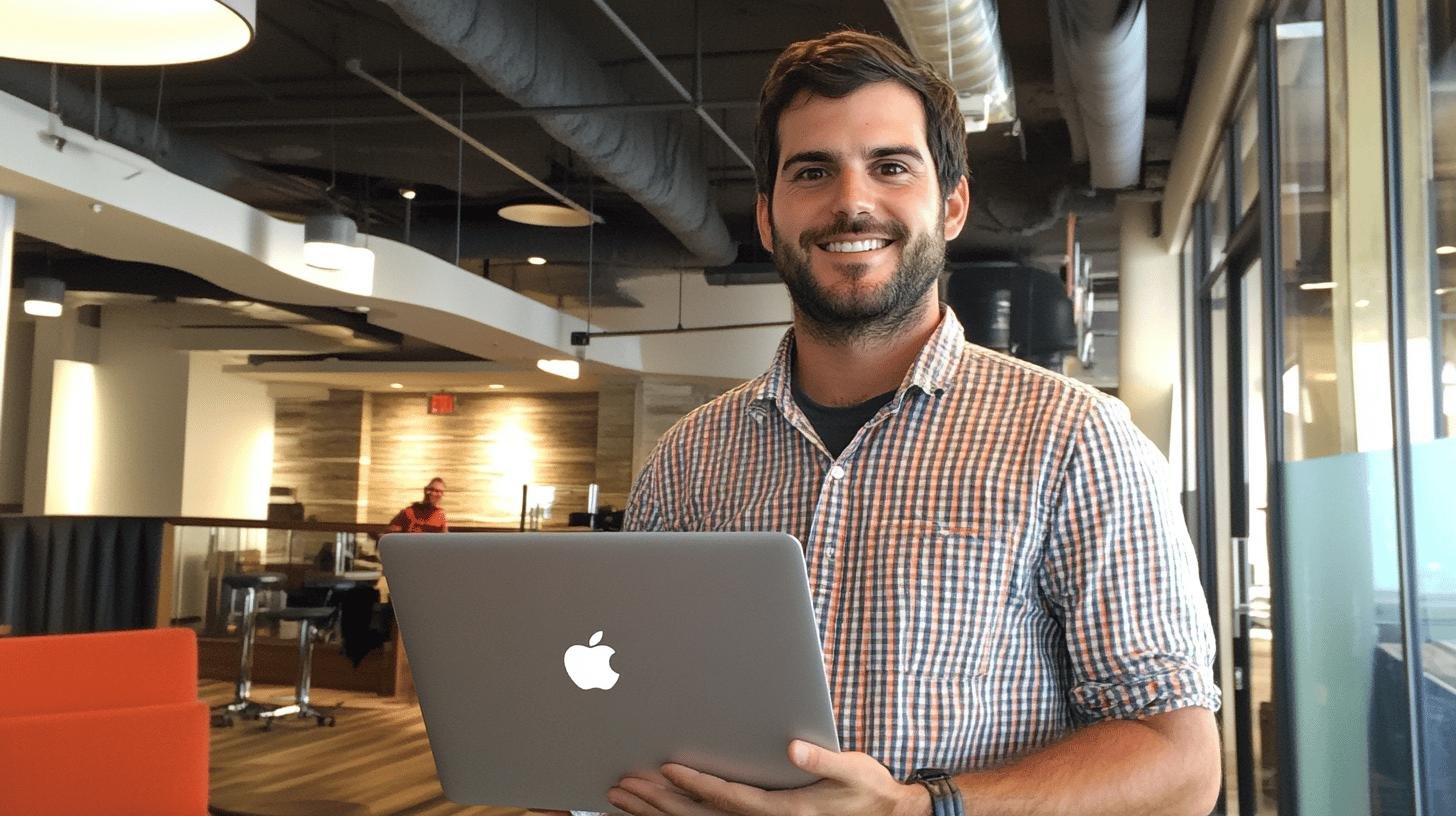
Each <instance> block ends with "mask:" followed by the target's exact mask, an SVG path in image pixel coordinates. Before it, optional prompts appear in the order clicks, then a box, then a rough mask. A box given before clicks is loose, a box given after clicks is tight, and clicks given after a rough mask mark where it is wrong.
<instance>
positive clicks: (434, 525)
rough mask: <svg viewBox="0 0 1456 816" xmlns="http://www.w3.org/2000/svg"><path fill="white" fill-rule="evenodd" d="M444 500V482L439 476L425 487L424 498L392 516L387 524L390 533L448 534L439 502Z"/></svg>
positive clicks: (447, 526) (448, 528)
mask: <svg viewBox="0 0 1456 816" xmlns="http://www.w3.org/2000/svg"><path fill="white" fill-rule="evenodd" d="M443 498H445V480H444V479H441V478H440V477H439V476H436V477H435V478H433V479H431V480H430V483H429V484H427V485H425V498H424V500H423V501H417V502H415V503H414V504H411V505H410V506H409V507H406V508H405V509H403V510H401V511H399V512H398V513H396V514H395V515H394V519H393V520H392V521H390V522H389V532H391V533H448V532H450V525H449V524H448V523H446V521H445V511H444V510H443V509H441V507H440V500H441V499H443Z"/></svg>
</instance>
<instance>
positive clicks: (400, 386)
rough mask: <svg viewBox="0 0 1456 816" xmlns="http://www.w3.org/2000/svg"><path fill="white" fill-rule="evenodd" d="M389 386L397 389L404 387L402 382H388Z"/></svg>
mask: <svg viewBox="0 0 1456 816" xmlns="http://www.w3.org/2000/svg"><path fill="white" fill-rule="evenodd" d="M389 387H390V388H393V389H394V390H396V391H398V390H399V389H401V388H404V383H390V384H389Z"/></svg>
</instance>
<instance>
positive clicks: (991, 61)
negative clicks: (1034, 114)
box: [885, 0, 1016, 132]
mask: <svg viewBox="0 0 1456 816" xmlns="http://www.w3.org/2000/svg"><path fill="white" fill-rule="evenodd" d="M885 5H886V6H888V7H889V9H890V14H891V16H893V17H894V18H895V24H896V25H898V26H899V27H900V34H901V36H903V37H904V38H905V42H906V43H908V44H909V46H910V50H911V51H913V52H915V56H917V57H920V58H921V59H923V60H925V61H926V62H928V63H930V64H931V65H933V66H935V68H936V70H938V71H939V72H940V73H941V75H942V76H944V77H946V78H947V79H948V80H949V81H950V84H951V86H952V87H954V88H955V90H956V97H957V98H958V99H959V100H960V107H961V113H962V114H964V115H965V117H966V130H967V131H968V132H970V131H979V130H985V129H986V126H987V125H988V124H991V123H993V122H995V123H1001V122H1010V121H1013V120H1015V119H1016V96H1015V91H1014V89H1013V87H1012V84H1011V66H1010V65H1009V64H1008V63H1007V62H1006V58H1005V54H1004V53H1003V51H1002V49H1001V29H1000V26H999V24H998V23H997V17H996V3H995V0H964V1H963V2H958V3H954V4H952V3H951V2H949V0H886V2H885ZM952 5H954V6H955V8H952Z"/></svg>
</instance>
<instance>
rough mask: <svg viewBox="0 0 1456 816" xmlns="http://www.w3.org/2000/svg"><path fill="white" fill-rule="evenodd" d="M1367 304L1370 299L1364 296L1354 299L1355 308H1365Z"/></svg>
mask: <svg viewBox="0 0 1456 816" xmlns="http://www.w3.org/2000/svg"><path fill="white" fill-rule="evenodd" d="M1369 305H1370V301H1368V300H1366V299H1365V298H1360V299H1359V300H1357V301H1355V308H1356V309H1363V308H1365V307H1366V306H1369Z"/></svg>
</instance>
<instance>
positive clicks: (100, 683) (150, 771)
mask: <svg viewBox="0 0 1456 816" xmlns="http://www.w3.org/2000/svg"><path fill="white" fill-rule="evenodd" d="M207 751H208V709H207V704H206V703H204V702H203V701H201V700H199V699H198V697H197V637H196V635H194V634H193V633H192V632H191V631H190V630H187V629H146V630H137V631H126V632H103V633H97V634H84V635H42V636H35V637H8V638H0V814H11V813H13V814H25V816H71V814H76V816H80V814H86V815H87V816H91V814H98V815H99V814H105V815H106V816H130V814H137V815H138V816H172V814H177V815H178V816H182V814H185V815H186V816H204V814H206V813H207V759H208V757H207Z"/></svg>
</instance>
